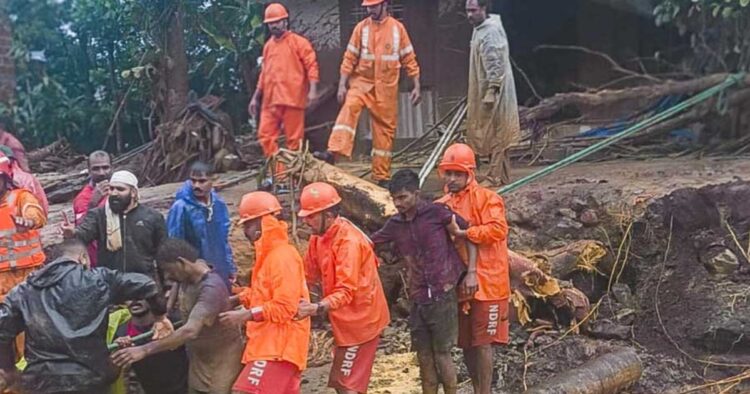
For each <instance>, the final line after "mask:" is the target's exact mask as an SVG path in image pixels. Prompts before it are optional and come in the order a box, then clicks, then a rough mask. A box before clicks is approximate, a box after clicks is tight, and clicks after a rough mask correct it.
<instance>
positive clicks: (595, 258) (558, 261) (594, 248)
mask: <svg viewBox="0 0 750 394" xmlns="http://www.w3.org/2000/svg"><path fill="white" fill-rule="evenodd" d="M522 254H523V255H525V256H526V257H528V258H529V259H531V260H532V261H534V263H536V266H537V267H539V268H540V269H541V270H542V271H544V272H545V273H547V274H550V275H552V276H554V277H555V278H560V279H567V278H568V277H569V276H570V274H572V273H574V272H576V271H586V272H593V271H595V270H598V267H599V266H600V265H601V264H602V263H604V265H608V264H607V262H606V261H603V260H604V259H606V257H607V249H606V248H605V247H604V244H602V243H601V242H599V241H592V240H580V241H575V242H572V243H570V244H568V245H565V246H563V247H560V248H556V249H551V250H546V251H543V252H527V253H522ZM602 270H603V271H605V272H604V273H605V274H607V273H608V272H606V268H603V269H602Z"/></svg>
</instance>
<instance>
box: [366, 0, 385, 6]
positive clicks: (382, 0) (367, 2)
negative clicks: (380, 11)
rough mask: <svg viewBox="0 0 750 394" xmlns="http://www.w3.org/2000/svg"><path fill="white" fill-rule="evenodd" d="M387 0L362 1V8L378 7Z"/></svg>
mask: <svg viewBox="0 0 750 394" xmlns="http://www.w3.org/2000/svg"><path fill="white" fill-rule="evenodd" d="M384 1H385V0H362V7H371V6H374V5H378V4H380V3H382V2H384Z"/></svg>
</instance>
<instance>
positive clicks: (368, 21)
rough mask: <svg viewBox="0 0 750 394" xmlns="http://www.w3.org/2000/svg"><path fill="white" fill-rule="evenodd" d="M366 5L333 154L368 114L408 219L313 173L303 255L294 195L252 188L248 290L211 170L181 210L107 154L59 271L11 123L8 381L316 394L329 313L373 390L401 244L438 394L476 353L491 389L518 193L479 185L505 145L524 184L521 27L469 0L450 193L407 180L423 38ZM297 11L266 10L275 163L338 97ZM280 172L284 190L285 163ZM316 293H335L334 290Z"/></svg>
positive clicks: (0, 265) (50, 387)
mask: <svg viewBox="0 0 750 394" xmlns="http://www.w3.org/2000/svg"><path fill="white" fill-rule="evenodd" d="M362 5H363V6H364V7H366V9H367V13H368V16H367V17H366V18H365V19H364V20H363V21H361V22H360V23H359V24H358V25H357V26H356V27H355V28H354V32H353V34H352V38H351V39H350V40H349V43H348V45H347V47H346V50H345V54H344V59H343V63H342V65H341V79H340V83H339V90H338V98H339V101H340V102H341V103H342V109H341V112H340V113H339V116H338V118H337V120H336V122H335V125H334V127H333V132H332V135H331V138H330V141H329V148H328V151H326V152H318V156H319V157H321V158H323V159H326V160H331V161H335V159H337V158H338V157H340V156H344V157H350V156H351V154H352V150H353V144H354V137H355V133H356V125H357V122H358V117H359V115H360V113H361V111H362V110H363V108H367V109H368V110H369V111H370V114H371V118H372V131H373V149H372V166H373V179H374V180H375V181H377V182H378V183H380V184H381V185H382V186H385V187H387V189H388V190H389V192H390V195H391V197H392V199H393V202H394V204H395V206H396V209H397V211H398V213H397V214H396V215H394V216H393V217H391V218H389V220H388V221H387V222H386V224H385V225H384V226H383V228H382V229H380V230H379V231H377V232H375V233H373V234H372V235H371V236H368V235H367V234H366V233H365V232H363V231H362V230H360V229H359V228H358V227H357V226H356V225H354V224H353V223H352V222H350V221H349V220H347V219H346V218H345V217H344V216H342V215H341V206H342V199H341V197H340V196H339V194H338V193H337V191H336V189H335V188H334V187H333V186H331V185H329V184H326V183H320V182H318V183H312V184H309V185H307V186H306V187H305V188H304V189H303V190H302V192H301V195H300V201H299V205H300V210H299V212H297V215H298V216H299V217H301V218H302V219H303V221H304V223H305V224H306V226H307V227H309V228H310V229H311V231H312V236H311V238H310V240H309V246H308V249H307V251H306V252H305V253H304V256H303V255H301V254H300V252H299V251H298V250H297V249H296V247H295V246H294V245H292V243H291V242H290V240H289V235H288V231H289V229H288V225H287V223H285V222H284V221H283V220H281V219H280V218H279V215H278V214H279V213H280V212H281V211H282V207H281V204H280V203H279V200H278V199H277V198H276V196H274V195H273V194H270V193H267V192H264V191H255V192H251V193H248V194H246V195H245V196H243V198H242V200H241V202H240V205H239V216H240V221H239V224H240V225H241V226H242V228H243V232H244V235H245V237H246V238H247V240H248V241H250V242H251V243H252V244H253V246H254V252H255V253H254V257H255V261H254V264H253V265H252V266H253V269H252V273H251V277H250V281H249V283H250V285H249V287H245V288H239V287H237V286H236V279H237V267H236V264H235V262H234V260H233V257H232V250H231V247H230V244H229V240H228V238H229V231H230V227H231V223H230V215H229V210H228V208H227V205H226V203H225V202H224V201H223V200H222V198H221V197H220V196H219V194H218V193H217V192H216V190H215V189H214V187H213V180H214V174H213V173H212V168H211V167H210V166H208V165H206V164H204V163H200V162H196V163H194V164H192V166H191V167H190V171H189V179H188V180H186V182H185V184H184V185H183V186H182V187H181V188H180V189H179V190H178V192H177V194H176V196H175V201H174V203H173V205H172V207H171V209H170V211H169V214H168V216H167V218H166V219H165V218H164V216H163V215H162V214H161V213H160V212H158V211H156V210H155V209H153V208H150V207H148V206H145V205H142V204H141V203H140V194H139V182H138V179H137V178H136V176H135V175H134V174H132V173H130V172H128V171H123V170H120V171H113V165H112V161H111V158H110V156H109V155H108V154H107V153H106V152H103V151H97V152H94V153H92V154H91V155H90V156H89V158H88V170H89V176H90V178H89V179H90V180H89V182H88V183H87V185H86V186H85V187H84V188H83V189H82V190H81V192H80V193H79V194H78V195H77V196H76V198H75V200H74V202H73V210H74V216H73V222H69V221H68V218H67V216H65V220H64V223H63V224H62V225H61V226H60V232H61V234H62V235H63V238H64V241H63V242H62V244H60V245H59V246H58V247H57V252H58V253H56V257H55V259H54V260H52V261H49V262H47V263H46V264H45V260H46V259H47V257H46V256H45V252H44V250H43V249H42V243H41V240H40V234H39V230H40V229H41V228H42V227H43V226H44V225H45V224H46V220H47V210H48V207H47V202H46V198H45V197H44V192H43V190H42V189H41V187H40V186H39V183H38V181H37V180H36V179H35V178H34V177H33V175H30V174H29V173H28V164H27V163H26V158H25V155H24V153H23V147H22V146H21V148H20V149H18V146H20V143H19V142H18V141H17V140H15V141H13V140H11V139H13V137H12V135H10V134H9V133H4V132H2V133H0V142H3V141H5V142H7V144H6V145H5V146H6V147H0V301H1V303H0V392H6V390H12V391H9V392H12V393H71V394H72V393H81V394H89V393H91V394H98V393H108V392H111V393H121V392H123V393H124V392H125V391H124V390H126V388H125V387H124V386H123V384H122V383H123V381H122V378H121V374H122V371H129V372H127V374H128V376H129V378H130V379H134V380H135V381H137V382H138V383H139V384H140V387H141V389H142V390H144V391H145V392H146V393H148V394H151V393H167V394H172V393H174V394H178V393H191V394H192V393H211V394H224V393H299V392H300V385H301V382H302V374H303V371H304V370H305V368H306V366H307V357H308V348H309V344H310V330H311V317H314V316H326V317H327V318H328V320H329V322H330V325H331V329H332V331H333V337H334V344H335V349H334V354H333V363H332V366H331V370H330V374H329V380H328V386H329V387H331V388H334V389H335V390H336V391H337V392H338V393H366V392H367V389H368V385H369V382H370V377H371V373H372V369H373V364H374V361H375V359H376V355H377V350H378V345H379V343H380V338H381V335H382V334H383V332H384V330H385V328H386V327H387V326H388V324H389V323H390V312H389V308H388V303H387V301H386V297H385V294H384V291H383V286H382V283H381V281H380V277H379V274H378V264H379V263H378V258H377V256H376V253H375V246H376V245H377V244H385V243H389V244H392V245H393V247H394V248H395V249H396V250H397V251H398V253H399V255H400V256H401V257H402V259H403V261H404V262H405V266H406V270H407V276H406V282H407V283H406V285H407V288H408V295H409V300H410V301H411V304H412V307H411V313H410V318H409V327H410V332H411V339H412V346H413V349H414V350H415V351H416V352H417V356H418V361H419V367H420V375H421V382H422V390H423V392H424V393H437V392H438V390H439V387H442V389H443V392H444V393H446V394H448V393H455V392H456V390H457V384H458V382H457V373H456V365H455V363H454V361H453V358H452V356H451V351H452V350H453V348H454V347H456V346H458V347H460V348H461V349H463V355H464V361H465V363H466V366H467V368H468V371H469V374H470V377H471V381H472V384H473V388H474V392H476V393H481V394H486V393H489V392H490V388H491V384H492V375H493V374H492V371H493V355H494V350H493V346H494V345H503V344H507V343H508V335H509V321H508V308H509V305H508V301H509V298H510V283H509V272H508V249H507V236H508V226H507V223H506V219H505V207H504V203H503V200H502V198H501V197H500V196H498V195H497V194H495V193H494V192H493V191H492V190H490V189H487V188H485V187H483V186H481V185H480V183H479V182H478V179H477V178H478V174H477V169H478V168H477V154H481V155H489V156H490V157H491V159H490V162H491V165H490V167H491V168H490V171H489V172H488V176H489V177H494V176H496V177H498V178H503V179H504V180H505V181H507V175H508V170H509V167H508V166H507V157H505V150H506V149H507V147H508V144H509V141H511V140H512V139H513V138H514V137H513V135H514V134H515V133H517V129H518V118H517V114H515V118H514V115H512V114H511V113H512V112H513V111H515V108H514V107H515V92H514V90H513V87H512V86H513V78H512V73H511V69H510V65H509V63H508V62H509V58H508V47H507V39H506V38H505V32H504V30H503V28H502V24H501V22H500V19H499V17H497V16H496V15H488V14H487V2H486V0H468V1H467V3H466V11H467V14H468V17H469V20H470V21H471V22H472V23H473V24H474V25H475V31H474V36H473V38H472V43H471V75H470V84H469V86H470V88H469V90H470V91H469V95H470V97H469V100H468V103H469V107H470V109H469V119H468V121H469V124H470V128H469V129H470V131H469V135H468V138H467V140H468V142H469V143H470V145H471V146H470V145H465V144H454V145H451V146H449V147H448V148H447V149H446V151H445V153H444V155H443V158H442V161H441V162H440V164H439V174H440V176H441V178H442V179H443V181H444V191H445V195H444V196H443V197H442V198H440V199H439V200H437V201H435V202H430V201H426V200H425V199H423V198H422V197H421V196H420V191H419V189H420V185H419V178H418V176H417V175H416V174H415V173H414V172H413V171H411V170H400V171H398V172H396V173H395V174H394V176H393V177H391V174H390V172H391V170H390V166H391V156H392V155H391V151H392V146H393V140H394V136H395V130H396V124H397V119H398V114H397V108H398V105H397V102H398V82H399V78H400V69H401V68H402V67H403V68H405V69H406V72H407V75H408V76H409V77H410V78H411V80H412V83H413V90H412V92H411V95H410V99H411V102H412V103H413V104H415V105H416V104H418V103H419V101H420V82H419V66H418V64H417V58H416V54H415V50H414V47H413V46H412V44H411V41H410V39H409V35H408V33H407V31H406V29H405V27H404V25H403V24H401V23H400V22H399V21H397V20H396V19H395V18H393V17H391V16H390V15H389V14H388V8H387V7H388V0H364V1H363V4H362ZM288 19H289V14H288V12H287V10H286V8H284V6H282V5H280V4H277V3H276V4H270V5H269V6H268V7H267V8H266V14H265V23H266V24H267V25H268V27H269V31H270V33H271V36H272V37H271V38H270V39H269V40H268V42H267V43H266V45H265V47H264V51H263V57H264V65H263V70H262V73H261V76H260V81H259V83H258V88H257V90H256V92H255V94H254V96H253V98H252V100H251V102H250V105H249V111H250V113H251V115H253V116H260V124H259V130H258V136H259V140H260V142H261V146H262V147H263V152H264V154H265V155H266V156H268V157H272V156H273V155H275V154H276V153H277V152H278V149H279V148H278V144H277V141H276V140H277V139H278V137H279V136H280V134H281V130H282V129H283V132H284V134H285V135H286V144H287V146H288V147H289V148H291V149H299V147H300V145H301V141H302V138H303V134H304V109H305V106H306V105H307V103H308V102H309V101H310V100H315V99H316V98H317V94H318V93H317V83H318V80H319V76H318V73H319V71H318V66H317V62H316V59H315V52H314V50H313V48H312V45H311V44H310V42H309V41H308V40H307V39H305V38H304V37H302V36H300V35H298V34H295V33H293V32H290V31H289V24H288ZM511 96H512V98H511ZM473 129H476V131H477V132H476V133H472V131H471V130H473ZM501 135H502V138H500V137H499V136H501ZM498 141H499V142H498ZM273 171H274V172H276V175H279V176H278V177H276V178H275V179H276V180H277V181H281V182H283V181H284V178H283V176H281V175H283V171H284V170H283V168H281V167H276V168H273ZM312 288H315V289H319V291H318V292H315V294H317V296H316V297H315V299H311V293H312V292H311V291H310V289H312ZM123 305H124V306H126V308H125V309H123V308H122V306H123ZM118 377H119V378H118Z"/></svg>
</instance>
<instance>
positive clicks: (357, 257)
mask: <svg viewBox="0 0 750 394" xmlns="http://www.w3.org/2000/svg"><path fill="white" fill-rule="evenodd" d="M340 202H341V197H339V195H338V193H337V192H336V189H334V188H333V186H331V185H329V184H327V183H322V182H317V183H312V184H310V185H308V186H306V187H305V188H304V189H303V190H302V194H301V196H300V208H301V209H300V211H299V216H300V217H302V218H303V219H304V221H305V224H307V225H308V226H309V227H310V228H311V229H312V231H313V236H312V237H310V245H309V247H308V250H307V254H306V255H305V274H306V276H307V283H308V286H312V285H314V284H317V283H321V284H322V289H323V299H322V300H321V301H320V302H318V303H316V304H311V303H310V302H307V301H303V302H301V303H300V306H299V312H298V313H297V316H298V318H305V317H307V316H318V315H324V314H328V318H329V320H330V321H331V328H332V329H333V338H334V341H335V343H336V349H335V352H334V358H333V365H332V366H331V374H330V376H329V379H328V386H329V387H332V388H334V389H336V391H337V392H338V393H339V394H342V393H347V394H348V393H365V392H367V386H368V385H369V383H370V375H371V373H372V365H373V362H374V361H375V352H376V351H377V348H378V343H379V342H380V334H381V333H382V332H383V330H384V329H385V327H386V326H387V325H388V323H389V322H390V314H389V312H388V304H387V302H386V299H385V294H384V293H383V285H382V284H381V283H380V277H379V276H378V260H377V257H376V256H375V251H374V250H373V244H372V241H370V239H369V238H368V237H367V236H366V235H365V234H364V233H363V232H362V230H360V229H359V228H357V227H356V226H355V225H354V224H352V223H351V222H350V221H348V220H346V219H345V218H343V217H341V216H339V203H340Z"/></svg>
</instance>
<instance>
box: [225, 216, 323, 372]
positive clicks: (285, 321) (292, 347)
mask: <svg viewBox="0 0 750 394" xmlns="http://www.w3.org/2000/svg"><path fill="white" fill-rule="evenodd" d="M261 226H262V229H263V231H262V233H263V235H262V236H261V238H260V239H259V240H258V241H256V242H255V266H253V273H252V278H251V282H250V283H251V287H250V288H247V289H245V290H244V291H243V292H242V293H240V295H239V300H240V303H241V304H242V305H243V306H244V307H245V308H247V309H250V310H251V311H253V313H254V314H255V313H262V316H263V321H250V322H248V323H247V326H246V333H247V339H248V341H247V346H246V347H245V354H244V356H243V357H242V363H243V364H247V363H249V362H251V361H260V360H263V361H287V362H289V363H292V364H294V365H295V366H296V367H297V368H298V369H299V370H300V371H302V370H304V369H305V367H306V366H307V351H308V345H309V343H310V319H302V320H294V316H295V315H296V314H297V307H298V305H299V302H300V300H306V301H310V295H309V293H308V291H307V284H306V283H305V270H304V265H303V262H302V257H301V256H300V255H299V252H297V249H296V248H295V247H294V246H292V245H291V244H289V238H288V236H287V225H286V223H284V222H281V221H279V220H278V219H276V218H275V217H273V216H272V215H266V216H264V217H263V218H262V219H261ZM256 308H260V309H259V310H256Z"/></svg>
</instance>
